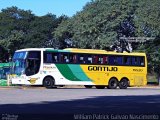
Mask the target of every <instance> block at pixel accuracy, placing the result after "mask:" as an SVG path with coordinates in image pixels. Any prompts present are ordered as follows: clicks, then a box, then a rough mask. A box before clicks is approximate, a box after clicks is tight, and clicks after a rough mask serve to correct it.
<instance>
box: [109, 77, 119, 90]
mask: <svg viewBox="0 0 160 120" xmlns="http://www.w3.org/2000/svg"><path fill="white" fill-rule="evenodd" d="M117 86H118V80H117V79H116V78H111V79H110V80H109V82H108V86H107V87H108V89H116V88H117Z"/></svg>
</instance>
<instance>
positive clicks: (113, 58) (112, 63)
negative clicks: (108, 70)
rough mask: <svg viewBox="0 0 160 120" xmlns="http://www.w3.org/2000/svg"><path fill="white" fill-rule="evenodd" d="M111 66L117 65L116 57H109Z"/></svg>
mask: <svg viewBox="0 0 160 120" xmlns="http://www.w3.org/2000/svg"><path fill="white" fill-rule="evenodd" d="M108 62H109V65H115V64H116V58H115V56H109V61H108Z"/></svg>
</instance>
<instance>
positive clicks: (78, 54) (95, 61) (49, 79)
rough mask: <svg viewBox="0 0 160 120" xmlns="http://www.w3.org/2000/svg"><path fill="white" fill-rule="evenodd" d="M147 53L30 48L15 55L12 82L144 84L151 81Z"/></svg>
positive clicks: (93, 84)
mask: <svg viewBox="0 0 160 120" xmlns="http://www.w3.org/2000/svg"><path fill="white" fill-rule="evenodd" d="M146 75H147V60H146V55H145V53H116V52H108V51H105V50H93V49H76V48H67V49H63V50H57V49H52V48H27V49H21V50H17V51H16V52H15V54H14V56H13V66H12V77H11V81H12V84H21V85H43V86H45V87H47V88H51V87H54V86H62V85H84V86H85V87H88V88H89V87H92V86H95V87H96V88H100V89H103V88H105V87H106V86H107V87H108V88H110V89H115V88H117V86H119V87H120V88H121V89H126V88H127V87H128V86H135V85H136V86H142V85H146V83H147V78H146Z"/></svg>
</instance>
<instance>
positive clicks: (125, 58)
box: [123, 56, 131, 65]
mask: <svg viewBox="0 0 160 120" xmlns="http://www.w3.org/2000/svg"><path fill="white" fill-rule="evenodd" d="M123 64H124V65H131V57H130V56H123Z"/></svg>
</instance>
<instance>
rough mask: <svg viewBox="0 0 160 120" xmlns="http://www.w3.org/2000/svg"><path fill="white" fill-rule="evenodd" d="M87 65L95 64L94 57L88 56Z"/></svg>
mask: <svg viewBox="0 0 160 120" xmlns="http://www.w3.org/2000/svg"><path fill="white" fill-rule="evenodd" d="M87 63H93V58H92V55H88V56H87Z"/></svg>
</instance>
